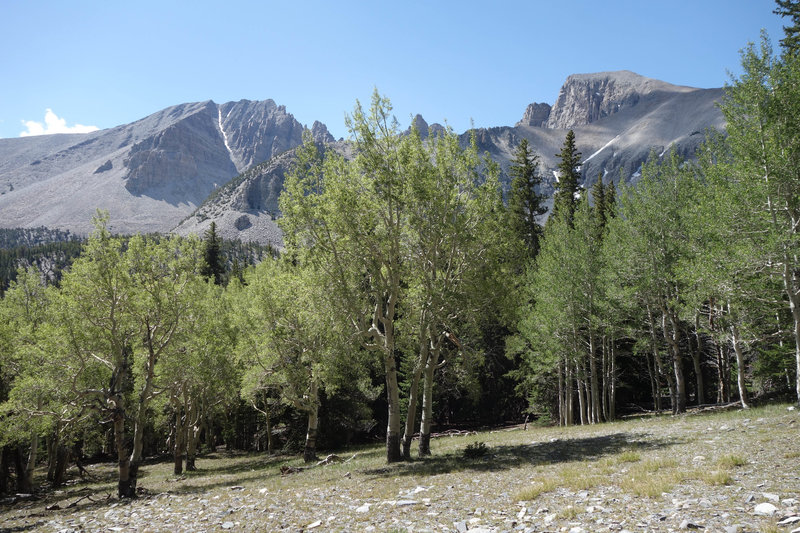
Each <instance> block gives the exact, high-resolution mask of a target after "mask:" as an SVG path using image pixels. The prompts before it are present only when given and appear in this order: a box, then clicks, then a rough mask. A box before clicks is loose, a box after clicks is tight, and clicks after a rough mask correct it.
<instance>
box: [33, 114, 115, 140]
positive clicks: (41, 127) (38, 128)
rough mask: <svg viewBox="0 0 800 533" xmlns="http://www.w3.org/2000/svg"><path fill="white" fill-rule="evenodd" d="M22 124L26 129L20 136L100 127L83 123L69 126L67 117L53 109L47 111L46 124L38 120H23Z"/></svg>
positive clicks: (81, 131)
mask: <svg viewBox="0 0 800 533" xmlns="http://www.w3.org/2000/svg"><path fill="white" fill-rule="evenodd" d="M22 125H23V126H25V128H26V130H25V131H23V132H20V134H19V136H20V137H29V136H31V135H50V134H53V133H89V132H92V131H97V130H98V129H100V128H98V127H97V126H84V125H83V124H75V125H74V126H67V119H64V118H60V117H59V116H58V115H56V114H55V113H53V110H52V109H48V110H47V111H45V113H44V124H42V123H41V122H36V121H35V120H23V121H22Z"/></svg>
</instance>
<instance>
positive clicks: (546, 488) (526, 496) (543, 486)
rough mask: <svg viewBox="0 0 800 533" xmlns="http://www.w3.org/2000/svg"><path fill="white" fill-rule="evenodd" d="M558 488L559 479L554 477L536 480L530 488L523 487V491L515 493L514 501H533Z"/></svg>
mask: <svg viewBox="0 0 800 533" xmlns="http://www.w3.org/2000/svg"><path fill="white" fill-rule="evenodd" d="M558 487H559V479H558V478H557V477H555V476H553V477H546V478H544V479H538V480H536V481H534V482H533V484H532V485H531V486H530V487H525V488H524V489H522V490H520V491H519V492H517V494H516V496H515V497H514V499H515V500H516V501H531V500H535V499H536V498H538V497H539V496H540V495H542V494H544V493H545V492H552V491H554V490H556V489H557V488H558Z"/></svg>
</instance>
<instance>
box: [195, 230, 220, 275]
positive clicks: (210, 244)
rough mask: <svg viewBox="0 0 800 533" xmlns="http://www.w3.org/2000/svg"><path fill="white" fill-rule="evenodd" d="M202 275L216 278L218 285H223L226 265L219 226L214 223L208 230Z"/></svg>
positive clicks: (201, 269) (201, 268)
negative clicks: (218, 230) (218, 231)
mask: <svg viewBox="0 0 800 533" xmlns="http://www.w3.org/2000/svg"><path fill="white" fill-rule="evenodd" d="M200 274H201V275H202V276H204V277H206V278H214V283H215V284H216V285H221V284H222V279H223V275H224V274H225V265H224V263H223V260H222V240H221V239H220V238H219V235H217V224H216V222H212V223H211V226H210V227H209V228H208V230H206V233H205V243H204V246H203V265H202V266H201V267H200Z"/></svg>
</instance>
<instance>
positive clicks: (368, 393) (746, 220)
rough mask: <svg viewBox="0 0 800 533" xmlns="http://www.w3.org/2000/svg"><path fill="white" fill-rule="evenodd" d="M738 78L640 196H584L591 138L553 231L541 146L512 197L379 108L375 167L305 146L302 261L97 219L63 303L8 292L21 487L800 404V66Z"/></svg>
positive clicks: (297, 213) (296, 242) (301, 156)
mask: <svg viewBox="0 0 800 533" xmlns="http://www.w3.org/2000/svg"><path fill="white" fill-rule="evenodd" d="M743 66H744V74H743V75H742V77H741V78H739V79H734V80H732V84H731V85H730V87H728V89H727V91H726V96H725V99H724V100H723V102H722V103H721V107H722V110H723V112H724V113H725V117H726V119H727V122H728V128H727V132H726V135H724V136H723V135H721V134H718V133H713V132H711V133H709V135H708V138H707V142H706V144H705V146H704V147H703V149H702V150H701V151H700V153H698V154H697V157H696V158H695V159H693V160H691V161H689V160H683V159H681V158H680V157H678V156H677V155H676V154H674V153H671V152H669V151H666V152H664V153H661V154H657V153H653V154H652V156H651V158H650V160H649V161H648V162H647V163H646V164H645V165H644V166H643V167H642V169H641V179H640V180H639V181H638V183H636V185H635V186H630V187H621V189H620V190H617V189H616V188H615V186H614V184H613V182H611V181H609V180H607V179H604V177H603V176H599V177H598V179H597V180H596V183H595V185H594V186H593V187H592V189H591V191H587V190H583V189H582V188H581V187H580V186H579V184H580V183H581V181H582V176H581V172H580V164H581V154H580V153H579V152H578V151H577V150H576V148H575V137H574V134H573V132H571V131H570V132H569V133H568V134H567V136H566V138H565V141H564V145H563V148H562V150H561V152H560V153H559V154H558V157H559V159H560V165H559V180H558V185H557V190H556V193H555V195H554V201H553V209H552V213H551V214H550V216H549V217H548V218H547V222H546V223H545V224H544V225H542V222H543V220H542V219H543V218H544V215H545V213H546V211H547V210H546V208H545V199H544V198H543V197H541V196H540V195H539V192H538V191H539V189H540V185H541V176H540V174H539V169H538V158H537V157H536V155H535V154H533V153H531V151H530V148H529V146H528V144H527V143H526V142H522V143H521V144H520V145H519V147H518V148H517V151H516V154H515V157H514V160H513V161H512V164H511V167H510V175H511V177H512V178H513V179H512V183H511V188H510V191H509V193H508V201H507V203H506V204H504V202H503V200H502V192H501V189H500V186H499V183H498V179H497V175H498V167H497V165H496V164H495V163H494V162H493V161H491V159H489V158H488V157H481V156H480V154H478V151H477V148H476V146H475V142H474V141H473V142H472V143H471V144H469V145H467V146H462V145H460V144H459V140H458V137H457V136H456V135H454V134H453V133H452V132H450V131H446V132H444V133H442V134H440V135H437V136H434V137H432V138H429V139H427V140H425V141H423V140H422V139H421V137H420V136H419V134H418V132H416V131H413V130H412V131H411V133H410V134H402V133H401V132H400V130H399V128H398V125H397V122H396V121H395V120H394V118H393V117H392V115H391V105H390V103H389V101H388V100H387V99H385V98H384V97H382V96H380V95H379V94H377V92H376V93H375V95H374V96H373V99H372V102H371V104H370V106H369V108H367V109H364V108H363V107H362V106H361V105H360V104H357V105H356V107H355V110H354V112H353V114H352V115H351V116H350V117H349V119H348V127H349V128H350V131H351V138H352V143H353V147H354V154H355V156H354V157H353V158H351V159H344V158H343V157H341V156H340V155H338V154H336V153H335V152H333V151H325V150H324V149H320V148H319V147H318V146H316V145H315V144H314V143H313V142H312V140H311V139H310V138H307V139H306V140H305V141H306V142H305V143H304V145H303V146H302V147H301V149H300V150H299V151H298V156H297V163H296V165H295V167H294V169H293V171H292V172H291V173H290V174H289V175H288V176H287V178H286V183H285V191H284V193H283V195H282V197H281V204H280V207H281V211H282V217H281V219H280V224H281V226H282V229H283V231H284V235H285V248H284V250H283V251H282V253H281V254H280V255H278V254H276V253H275V252H274V251H273V250H257V249H255V248H249V247H247V246H245V245H241V244H239V245H235V246H238V247H239V249H236V250H233V251H232V250H231V249H228V251H227V252H226V245H225V244H224V243H223V242H222V241H221V240H220V239H219V237H218V236H217V234H216V228H215V226H214V225H213V224H212V226H211V228H210V229H209V230H208V231H207V232H206V235H205V238H204V239H203V240H199V239H196V238H190V239H182V238H178V237H172V236H170V237H164V236H134V237H126V238H122V237H115V236H112V235H110V234H109V232H108V230H107V228H106V222H107V217H104V216H102V215H99V216H98V217H97V218H96V220H95V225H96V229H95V231H94V233H93V234H92V235H91V236H90V238H89V239H88V241H87V242H85V243H84V244H83V245H82V248H81V252H80V255H79V257H77V258H76V259H75V260H74V262H73V263H72V264H71V266H70V267H69V268H68V269H66V270H65V271H64V272H63V276H62V277H61V280H60V282H59V283H57V284H56V283H52V282H50V281H47V280H44V281H43V279H44V278H43V277H42V275H41V273H40V272H39V271H38V270H37V269H36V268H35V267H31V268H27V269H25V268H23V269H20V270H19V271H18V274H17V277H16V279H15V280H14V281H12V282H11V283H10V284H9V287H8V290H7V291H6V293H5V295H4V297H3V299H2V305H0V400H2V407H1V408H0V446H2V447H3V453H2V455H0V492H3V491H8V490H11V483H12V477H13V481H14V483H15V484H16V487H15V489H16V490H17V491H21V492H26V491H29V490H30V489H31V487H32V484H33V472H34V468H35V467H36V465H37V463H40V462H44V460H43V457H45V456H46V459H47V464H48V479H49V480H50V481H51V482H52V484H53V485H58V484H59V483H60V482H61V481H62V479H63V475H64V469H65V468H66V465H67V463H68V461H69V457H70V456H72V458H73V460H77V461H79V460H80V459H81V457H83V456H86V455H91V454H95V453H98V454H105V455H107V456H113V457H114V460H115V461H116V462H117V464H118V465H119V485H118V494H119V496H120V497H133V496H135V495H136V490H137V471H138V467H139V465H140V464H141V462H142V460H143V459H144V457H145V456H147V455H154V454H162V453H165V454H170V455H171V456H172V458H173V460H174V465H175V466H174V468H175V472H176V473H180V472H181V471H182V470H183V469H184V468H186V469H189V470H191V469H194V468H196V467H197V465H196V457H197V456H198V455H199V454H200V453H201V451H202V450H204V449H213V448H214V447H215V446H218V445H220V444H225V445H227V446H229V447H237V448H245V449H260V450H266V451H267V452H268V453H273V452H274V451H277V450H278V449H283V450H291V451H300V448H302V453H303V456H304V458H305V460H306V461H312V460H314V458H315V457H316V453H317V449H318V448H319V447H321V446H324V447H332V446H340V445H344V444H347V443H348V442H351V441H352V440H354V439H365V438H381V439H385V442H386V458H387V461H389V462H391V461H398V460H402V459H409V458H410V457H411V453H412V446H413V443H414V442H417V448H418V453H419V455H420V456H424V455H427V454H430V453H431V451H432V450H431V435H432V433H433V429H434V427H436V425H437V424H439V425H442V424H448V423H450V424H474V423H495V424H496V423H498V422H502V421H505V420H516V421H522V420H523V419H524V418H525V417H526V416H535V417H538V418H540V419H543V420H545V421H550V422H552V423H557V424H563V425H569V424H576V423H582V424H590V423H598V422H602V421H605V420H612V419H614V418H615V417H616V416H618V414H619V413H620V412H621V411H622V410H624V409H629V408H630V405H631V404H637V405H638V406H640V407H642V408H654V409H665V408H666V407H667V404H668V405H669V407H670V408H671V410H672V412H674V413H680V412H683V411H685V410H686V409H687V407H688V406H689V405H692V404H705V403H712V402H720V403H723V402H730V401H733V400H736V401H738V402H740V403H741V405H742V407H744V408H746V407H748V405H749V404H750V402H751V400H752V398H753V397H755V396H767V395H773V394H787V395H788V394H791V395H793V396H794V397H795V398H796V400H797V401H798V402H800V382H799V381H798V374H800V263H799V262H798V261H799V259H798V258H800V238H798V230H799V229H800V135H799V134H800V118H798V117H799V116H800V113H798V111H800V109H798V108H799V107H800V94H798V93H797V91H798V87H800V59H798V56H797V54H795V53H794V52H792V51H791V50H790V49H788V48H787V49H786V50H784V52H783V54H782V55H781V56H777V57H776V56H774V55H773V53H772V50H771V49H770V47H769V44H768V42H767V40H766V39H764V41H763V42H762V43H761V45H760V47H755V46H750V47H749V48H747V49H746V50H745V51H744V52H743ZM234 252H235V253H234ZM234 256H235V258H234ZM251 263H257V264H256V265H255V266H246V265H249V264H251ZM12 473H13V476H12Z"/></svg>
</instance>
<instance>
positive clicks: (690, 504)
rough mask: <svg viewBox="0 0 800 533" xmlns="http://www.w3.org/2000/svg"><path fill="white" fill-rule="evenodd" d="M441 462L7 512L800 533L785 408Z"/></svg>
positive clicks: (352, 524)
mask: <svg viewBox="0 0 800 533" xmlns="http://www.w3.org/2000/svg"><path fill="white" fill-rule="evenodd" d="M481 442H482V443H485V447H483V446H479V445H478V446H476V443H481ZM468 445H472V446H471V447H470V448H471V450H472V452H475V450H476V449H477V452H476V453H470V452H469V451H468V450H467V446H468ZM432 447H433V452H434V454H435V455H434V456H433V457H431V458H427V459H424V460H414V461H411V462H408V463H402V464H393V465H386V464H385V462H384V460H383V457H382V456H383V453H384V448H383V447H382V446H375V447H369V448H360V449H354V450H346V451H339V452H338V453H339V456H340V457H341V458H342V462H339V463H334V464H327V465H320V466H314V467H312V468H307V469H304V470H300V471H296V472H293V473H289V474H283V475H282V474H281V470H280V467H282V466H284V467H286V466H289V467H294V468H299V467H301V466H302V463H301V462H300V461H299V460H298V459H297V458H293V457H292V458H287V457H277V458H276V457H272V458H269V457H265V456H263V455H228V454H224V453H221V452H220V453H218V454H211V455H210V456H207V457H204V458H201V459H200V460H199V461H198V466H199V468H200V470H199V471H198V472H194V473H191V474H189V475H186V476H181V477H178V478H176V477H175V476H174V475H172V473H171V465H170V464H168V463H156V464H149V465H146V466H145V467H144V468H143V471H142V475H141V478H140V482H139V485H140V487H143V488H144V489H145V490H144V491H143V493H142V495H141V496H140V497H139V498H137V499H136V500H133V501H119V500H117V499H116V498H115V497H113V496H112V494H113V491H114V483H113V474H114V472H113V465H112V464H107V465H95V466H94V468H93V477H94V480H93V481H91V482H84V481H80V482H76V483H74V484H72V485H69V486H68V487H67V488H66V489H64V490H61V491H58V492H54V493H53V492H50V493H46V492H44V493H42V494H41V495H39V499H37V500H35V501H15V502H13V503H12V501H11V500H6V501H5V502H4V503H2V504H0V531H9V532H10V531H54V532H64V533H67V532H76V531H174V532H178V531H225V530H228V531H294V532H298V531H314V532H317V531H365V532H368V531H418V532H422V531H430V532H458V533H465V532H467V531H469V532H472V533H480V532H500V531H508V532H513V531H519V532H570V533H580V532H592V531H617V532H625V531H630V532H640V531H642V532H643V531H664V532H666V531H688V530H698V531H719V532H725V533H734V532H739V533H747V532H784V531H785V532H787V533H788V532H795V533H797V532H800V414H798V411H797V410H794V409H792V408H790V407H789V406H786V405H782V406H771V407H766V408H759V409H753V410H749V411H728V412H715V413H693V414H688V415H683V416H680V417H671V416H659V417H644V418H638V419H635V420H627V421H623V422H615V423H613V424H601V425H596V426H588V427H574V428H563V429H562V428H529V429H528V430H523V429H521V428H517V429H515V430H503V431H495V432H486V433H479V434H473V435H468V436H458V437H452V438H441V439H436V440H434V441H433V443H432ZM284 470H286V469H284Z"/></svg>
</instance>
